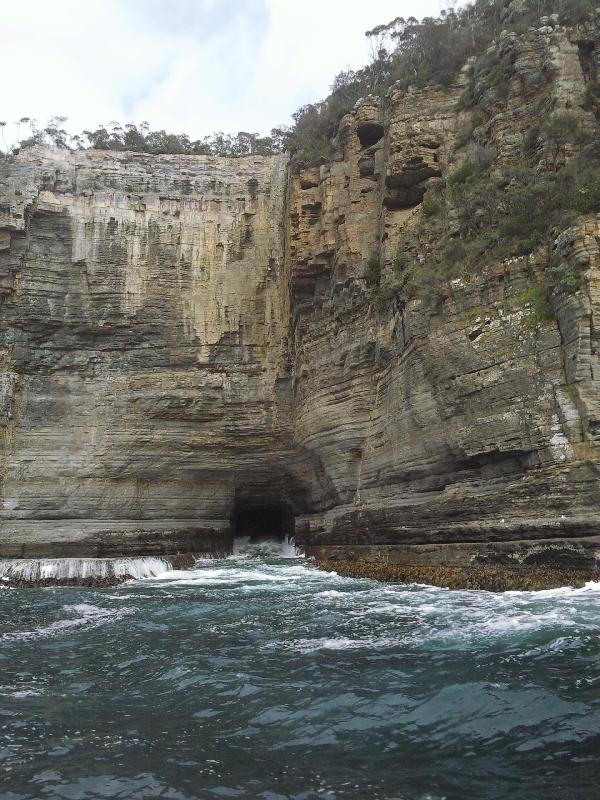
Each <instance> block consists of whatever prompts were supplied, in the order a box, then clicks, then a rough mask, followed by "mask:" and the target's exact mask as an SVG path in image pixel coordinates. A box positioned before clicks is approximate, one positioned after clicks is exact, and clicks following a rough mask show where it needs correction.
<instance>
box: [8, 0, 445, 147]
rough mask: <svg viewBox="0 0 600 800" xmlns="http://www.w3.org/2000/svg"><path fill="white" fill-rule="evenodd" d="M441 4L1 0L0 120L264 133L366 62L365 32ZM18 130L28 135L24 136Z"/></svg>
mask: <svg viewBox="0 0 600 800" xmlns="http://www.w3.org/2000/svg"><path fill="white" fill-rule="evenodd" d="M448 5H449V3H447V2H443V1H442V0H358V1H357V0H52V2H49V0H28V2H27V3H25V2H22V0H3V2H2V20H1V23H0V69H1V70H2V72H1V74H2V76H3V81H2V90H1V92H0V120H2V121H5V122H6V123H7V126H6V128H5V136H6V137H7V138H8V139H14V138H19V137H18V128H17V127H16V126H15V125H14V123H15V122H16V121H17V120H18V119H20V118H21V117H32V118H34V119H37V120H39V121H40V122H42V123H45V122H46V120H47V119H49V118H50V117H51V116H53V115H62V116H66V117H67V118H68V121H67V123H66V126H65V127H67V129H68V130H69V131H70V132H71V133H77V132H80V131H82V130H84V129H86V128H94V127H97V126H98V125H99V124H107V123H109V122H111V121H113V120H115V121H118V122H120V123H127V122H135V123H139V122H141V121H144V120H145V121H147V122H148V123H149V124H150V127H151V128H153V129H161V128H164V129H166V130H167V131H170V132H174V133H183V132H185V133H188V134H189V135H190V136H191V137H192V138H199V137H203V136H205V135H208V134H211V133H213V132H215V131H224V132H226V133H237V132H238V131H240V130H244V131H251V132H256V133H261V134H264V133H268V132H269V130H270V129H271V128H273V127H276V126H279V125H282V124H288V123H289V122H290V116H291V114H292V113H293V112H294V111H295V110H296V109H297V108H298V107H299V106H301V105H303V104H305V103H309V102H315V101H317V100H320V99H322V98H323V97H325V96H326V95H327V94H328V91H329V87H330V85H331V82H332V80H333V78H334V77H335V75H336V74H337V73H338V72H340V71H341V70H344V69H348V68H357V67H360V66H362V65H363V64H364V63H366V61H367V60H368V57H369V43H368V40H367V39H366V37H365V35H364V32H365V31H366V30H368V29H370V28H373V27H374V26H375V25H378V24H380V23H385V22H389V21H390V20H391V19H393V18H395V17H397V16H404V17H409V16H411V15H412V16H415V17H418V18H421V17H423V16H426V15H437V14H438V13H439V11H440V10H441V8H445V7H447V6H448ZM22 133H23V134H24V133H25V131H24V130H23V131H22Z"/></svg>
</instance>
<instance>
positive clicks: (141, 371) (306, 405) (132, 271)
mask: <svg viewBox="0 0 600 800" xmlns="http://www.w3.org/2000/svg"><path fill="white" fill-rule="evenodd" d="M505 45H506V43H505ZM509 45H510V47H512V48H513V51H514V52H513V55H512V58H513V63H517V64H518V63H519V59H521V61H522V62H523V64H524V65H525V66H526V65H527V63H528V61H527V59H528V58H531V53H532V52H534V54H535V58H536V59H537V60H538V61H539V60H540V59H541V58H542V55H540V53H539V52H538V50H540V51H541V50H543V49H544V48H546V49H547V50H548V52H549V53H550V56H551V57H552V59H553V60H552V70H553V72H552V76H551V80H550V79H548V81H549V82H548V84H547V85H546V86H545V91H546V92H548V91H551V92H554V96H555V106H554V108H555V109H561V108H563V110H564V109H566V108H567V104H566V102H565V101H564V98H565V97H567V96H569V97H570V99H571V101H572V100H573V96H574V94H573V93H574V92H575V93H576V91H579V90H580V88H581V87H582V86H583V85H584V77H585V76H584V75H583V73H582V67H581V62H580V59H579V58H578V53H577V46H576V44H574V43H573V42H572V41H571V40H570V39H568V38H567V35H566V33H564V31H563V32H561V31H560V30H555V31H554V33H553V34H552V36H550V35H549V34H547V32H546V34H544V33H539V34H538V33H536V32H535V31H534V32H530V33H529V34H526V35H523V36H521V37H520V38H515V37H513V39H512V40H511V41H510V42H509ZM536 48H537V50H536ZM550 51H551V52H550ZM550 56H549V57H550ZM525 66H524V67H523V70H522V73H523V74H525V75H526V69H525ZM523 80H525V79H522V78H520V79H518V80H517V79H515V81H514V82H513V83H511V84H510V91H509V92H508V97H504V98H503V104H504V105H503V107H502V108H500V109H498V108H495V109H494V115H493V117H492V118H491V119H490V121H489V122H488V123H487V124H486V126H485V129H484V134H482V135H485V137H486V142H485V143H486V146H488V147H491V146H493V147H494V148H495V153H496V156H495V157H496V160H497V163H498V164H499V165H502V164H507V163H510V159H511V158H512V155H511V154H512V153H513V152H514V151H515V150H520V148H521V144H522V140H523V137H524V136H525V133H526V131H527V126H528V125H530V124H531V119H532V118H533V117H534V116H535V112H534V110H532V108H533V105H532V100H531V92H529V94H528V90H527V91H526V88H527V87H526V88H525V89H524V88H523V86H524V84H523ZM519 81H520V82H519ZM548 86H550V89H548ZM463 89H464V86H463V85H462V84H460V83H459V84H457V85H456V86H452V87H450V88H448V89H443V90H442V89H440V88H432V89H427V90H422V91H413V92H408V93H406V92H400V91H395V90H392V91H391V92H390V93H389V94H388V97H387V98H385V100H384V101H379V100H375V99H369V98H367V99H365V100H364V101H362V102H360V103H359V104H358V105H357V107H356V109H355V111H354V113H353V114H352V115H348V116H346V117H344V119H343V120H342V123H341V126H340V131H339V134H338V137H337V140H336V155H335V156H334V158H333V159H332V161H331V163H328V164H324V165H323V166H321V167H316V168H312V169H308V170H305V171H304V172H302V173H301V174H300V175H294V174H293V173H292V172H291V171H290V170H289V169H288V164H287V159H286V157H285V156H273V157H247V158H240V159H221V158H215V157H208V156H197V157H195V156H166V155H165V156H150V155H144V154H134V153H111V152H102V151H79V152H68V151H61V150H53V149H47V148H40V147H34V148H30V149H27V150H25V151H23V152H22V153H20V154H19V155H17V156H13V157H10V158H8V159H6V160H5V161H3V162H2V164H1V165H0V170H1V173H0V174H1V184H0V337H1V338H0V346H1V350H0V352H1V364H0V369H1V373H0V425H1V431H2V436H1V438H0V448H1V449H0V492H1V494H0V497H1V524H0V557H2V558H33V557H36V558H38V557H39V558H55V557H60V556H77V557H85V556H87V557H96V558H106V557H111V556H124V557H130V556H134V555H154V556H168V555H173V554H176V553H213V554H217V553H222V552H227V551H228V550H229V548H230V546H231V539H232V536H233V535H234V534H235V533H236V529H237V526H238V525H239V526H241V527H242V528H244V530H242V531H238V532H241V533H247V532H248V531H250V532H258V529H257V523H256V519H257V517H258V516H259V514H260V512H261V509H263V510H265V509H266V512H265V513H267V512H268V518H269V526H273V524H274V523H273V520H279V519H281V520H283V522H282V527H283V528H285V531H284V530H282V531H275V532H274V533H275V534H276V535H278V534H283V533H285V534H289V533H290V531H291V530H292V529H295V535H296V540H297V541H299V542H302V543H304V545H305V547H306V551H307V553H308V554H309V555H313V556H315V557H316V558H317V561H319V562H326V563H327V564H328V565H330V566H331V565H332V564H333V565H335V564H338V565H340V567H341V568H342V569H345V570H346V571H348V570H350V571H351V570H352V568H353V567H352V565H353V564H354V565H355V566H356V569H358V568H359V567H358V565H360V570H361V572H360V574H369V567H368V565H369V564H372V565H373V568H372V570H371V574H375V575H377V576H378V577H385V569H384V567H386V566H388V567H389V568H390V574H391V575H392V576H393V575H394V574H399V573H398V570H400V571H402V570H404V573H403V574H404V575H405V576H406V575H407V576H408V577H410V568H415V570H417V572H416V573H415V574H418V577H419V578H420V579H423V578H424V577H426V576H427V572H426V571H427V570H431V571H432V572H431V574H432V576H434V573H435V575H438V573H441V574H442V577H441V578H439V580H441V581H442V583H443V580H444V578H443V571H444V569H448V570H452V574H453V575H456V574H460V572H461V571H464V572H465V574H467V573H469V571H473V570H478V571H480V570H482V569H485V568H486V567H490V569H493V570H494V571H495V572H494V575H497V570H498V569H499V568H507V569H510V570H511V571H512V573H511V574H512V575H513V578H512V579H511V580H512V581H513V582H512V583H511V586H512V585H514V576H515V575H517V576H518V575H526V574H527V572H528V570H531V571H533V570H536V571H537V572H538V573H539V572H540V570H542V571H543V570H544V569H548V570H551V571H552V573H553V574H555V573H556V571H557V570H558V571H560V570H564V571H565V574H567V573H568V574H569V575H573V574H574V573H577V574H580V575H582V576H587V575H591V574H593V573H594V572H595V570H596V569H597V565H598V558H597V554H598V553H599V552H600V535H599V534H600V526H599V515H598V508H599V501H600V479H599V470H598V440H599V437H600V391H599V384H598V381H599V380H600V359H599V344H600V342H599V335H600V334H599V331H600V244H599V242H600V217H598V216H596V215H592V216H587V217H583V218H579V219H578V220H577V222H576V223H575V224H573V225H572V226H571V227H570V228H568V229H566V231H563V232H562V233H560V236H559V239H560V242H561V244H560V246H561V247H562V253H563V257H564V258H566V259H571V260H572V261H573V263H576V264H577V268H578V270H579V272H580V273H581V275H582V276H583V280H582V283H581V285H580V287H579V289H578V290H577V291H576V292H575V293H570V294H568V295H567V294H565V295H564V296H563V295H557V296H556V298H555V314H554V318H553V319H544V320H542V321H539V320H538V319H537V317H536V313H535V308H534V304H533V303H532V302H530V301H529V299H528V298H529V295H528V289H530V288H531V287H532V286H534V285H535V283H536V280H537V278H536V275H538V274H539V271H540V269H541V268H542V267H541V266H540V263H541V262H540V259H541V258H542V255H537V256H527V257H526V256H523V257H513V258H509V259H504V260H495V259H494V258H490V259H489V260H487V261H486V258H485V255H484V256H482V258H481V264H480V266H479V268H478V269H477V270H476V271H475V274H473V273H472V274H471V275H470V276H465V277H461V278H454V279H452V280H449V281H448V282H447V284H446V285H445V287H444V289H443V291H442V293H441V296H440V298H439V299H438V301H436V302H431V301H430V300H427V299H425V298H423V297H419V296H413V297H412V298H411V297H402V294H401V292H397V293H395V294H394V293H392V294H391V295H390V297H388V298H387V299H386V300H385V301H384V302H382V301H381V298H375V299H374V297H373V292H372V291H370V290H369V286H368V278H367V276H368V272H369V264H370V263H372V262H373V259H376V260H377V262H378V263H379V264H380V265H381V269H382V274H383V276H384V278H385V275H386V272H389V270H390V269H391V266H390V265H391V264H392V262H393V260H394V254H395V253H396V252H397V250H398V244H399V242H400V241H401V238H402V237H403V236H406V235H407V233H408V234H410V235H411V236H413V240H414V236H416V233H415V232H416V231H417V230H419V229H420V228H419V227H418V226H421V228H422V226H423V224H424V223H425V224H426V218H425V216H424V212H423V207H422V200H423V197H424V194H425V192H426V190H427V188H428V187H429V186H430V184H431V181H435V180H436V179H437V178H439V177H440V176H441V177H447V176H449V175H451V174H452V171H453V170H456V169H457V162H456V161H455V157H454V156H451V154H452V153H454V152H455V151H456V137H457V134H458V131H459V130H460V129H461V128H462V127H464V124H465V120H464V112H460V111H457V101H458V98H459V96H460V94H461V92H462V91H463ZM579 93H580V94H581V91H580V92H579ZM561 104H562V106H561ZM572 113H573V114H575V115H578V116H577V118H578V120H579V122H580V123H581V124H582V125H584V124H585V123H586V119H587V116H586V115H588V112H585V111H584V110H583V109H582V108H581V106H578V105H577V104H576V103H575V104H574V105H572ZM452 162H454V163H452ZM561 237H562V238H561ZM415 263H416V266H417V268H418V266H419V258H418V255H417V256H416V260H415ZM258 527H260V526H258ZM275 527H277V525H275ZM246 529H247V530H246ZM365 565H366V566H365ZM365 570H366V571H365ZM394 570H396V572H394ZM406 570H408V572H406ZM434 577H435V576H434ZM517 583H518V581H517Z"/></svg>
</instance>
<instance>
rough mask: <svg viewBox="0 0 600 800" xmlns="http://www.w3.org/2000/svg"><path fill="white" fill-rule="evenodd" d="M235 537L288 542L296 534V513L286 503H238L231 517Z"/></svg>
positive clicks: (258, 540) (251, 540)
mask: <svg viewBox="0 0 600 800" xmlns="http://www.w3.org/2000/svg"><path fill="white" fill-rule="evenodd" d="M231 528H232V531H233V537H234V538H235V539H239V538H247V539H249V541H250V542H251V543H255V542H265V541H276V542H286V541H289V540H290V539H292V538H293V536H294V515H293V513H292V511H291V509H290V508H289V507H288V506H287V505H286V504H284V503H268V504H267V503H264V504H263V503H241V502H240V503H236V505H235V507H234V510H233V514H232V517H231Z"/></svg>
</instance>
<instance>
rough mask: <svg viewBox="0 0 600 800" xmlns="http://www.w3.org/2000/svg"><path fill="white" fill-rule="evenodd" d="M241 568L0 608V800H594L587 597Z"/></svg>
mask: <svg viewBox="0 0 600 800" xmlns="http://www.w3.org/2000/svg"><path fill="white" fill-rule="evenodd" d="M289 555H291V554H290V553H289V552H284V553H282V552H276V551H273V550H272V549H269V548H267V549H260V548H258V549H252V548H247V549H245V550H244V549H242V551H241V552H238V553H237V554H235V555H234V556H233V557H231V558H229V559H225V560H222V561H204V562H200V563H198V565H197V566H196V567H195V568H194V569H192V570H189V571H174V570H173V571H170V572H164V573H162V574H161V575H159V576H158V577H154V578H150V579H145V580H139V581H135V582H130V583H128V584H126V585H124V586H122V587H119V588H117V589H114V588H113V589H106V590H92V589H45V590H42V589H40V590H32V589H2V590H0V798H1V800H25V799H27V800H29V799H30V798H35V799H36V800H38V798H69V800H79V798H82V799H83V798H86V799H87V798H103V799H106V798H121V799H122V800H130V798H144V799H145V800H146V799H147V798H158V797H160V798H167V799H168V800H192V799H195V798H202V799H203V798H218V799H219V800H222V799H223V798H264V800H279V799H280V798H295V800H312V798H329V799H330V800H332V799H333V798H336V799H337V798H339V800H342V798H360V800H363V798H364V800H378V799H383V798H385V799H386V800H426V799H429V800H439V799H440V798H448V800H454V798H456V800H458V799H459V798H460V800H471V798H473V799H475V798H477V799H478V800H480V799H485V800H487V799H488V798H489V799H490V800H491V799H492V798H494V799H495V798H498V800H500V799H502V800H504V798H511V800H521V799H522V800H537V798H540V799H542V798H543V800H551V798H577V800H582V799H583V800H587V798H590V799H591V798H598V797H599V796H600V637H599V633H600V585H593V584H592V585H590V586H588V587H587V588H585V589H579V590H573V589H561V590H555V591H548V592H537V593H528V592H521V593H506V594H493V593H489V592H475V591H464V592H457V591H447V590H443V589H437V588H432V587H428V586H391V585H382V584H378V583H376V582H374V581H368V580H353V579H349V578H342V577H339V576H337V575H335V574H328V573H323V572H319V571H318V570H316V569H315V568H314V567H313V566H311V564H310V563H309V562H307V561H306V560H304V559H301V558H289V557H285V556H289Z"/></svg>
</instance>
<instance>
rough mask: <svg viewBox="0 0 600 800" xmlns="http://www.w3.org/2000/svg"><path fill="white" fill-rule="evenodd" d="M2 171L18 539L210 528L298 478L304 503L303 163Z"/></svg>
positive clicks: (195, 160)
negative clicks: (295, 170) (290, 340)
mask: <svg viewBox="0 0 600 800" xmlns="http://www.w3.org/2000/svg"><path fill="white" fill-rule="evenodd" d="M1 168H2V171H3V176H2V197H1V198H0V211H1V218H0V230H1V231H2V240H1V246H2V248H3V249H2V250H1V251H0V274H1V276H2V299H1V306H0V315H1V316H0V337H1V354H2V355H1V358H2V379H1V384H0V386H1V387H2V393H1V402H0V409H1V410H2V417H1V422H2V431H3V436H2V453H1V465H2V466H1V473H0V475H1V479H2V507H1V519H2V530H3V535H4V537H5V542H6V541H8V540H9V539H10V537H11V536H12V538H13V539H16V540H20V539H28V537H29V538H32V537H33V539H34V540H35V541H36V542H37V541H38V540H40V541H44V540H45V539H47V538H48V537H50V538H52V539H53V540H54V539H56V540H57V541H59V540H60V541H63V540H65V537H66V539H69V537H74V538H75V539H77V540H78V541H79V540H84V539H85V540H86V541H88V542H89V541H94V540H95V539H102V538H104V539H106V537H108V538H109V539H110V534H111V531H114V532H116V533H117V534H118V532H119V531H126V532H127V531H129V532H133V533H132V535H138V533H141V534H144V535H148V536H151V537H154V538H156V537H159V538H160V536H161V535H163V534H164V535H165V536H166V537H167V538H168V537H169V536H170V535H173V536H175V535H176V532H177V531H184V532H185V535H186V536H187V535H188V534H189V532H190V531H195V534H194V535H196V536H200V538H202V536H204V535H205V534H210V532H211V531H213V532H215V531H216V532H219V531H223V530H226V528H227V526H228V522H229V515H230V514H231V509H232V504H233V502H234V500H235V497H236V496H238V495H240V494H244V493H246V494H250V495H251V494H252V493H254V492H257V491H260V492H263V493H267V494H268V493H269V492H271V493H274V494H276V495H277V496H278V497H279V496H283V497H287V495H288V494H289V491H290V482H291V477H290V476H291V475H292V472H293V473H294V475H295V476H296V477H297V480H296V477H295V478H294V486H296V487H297V488H296V492H297V494H298V500H296V499H294V502H299V503H301V502H302V501H301V495H302V493H303V492H304V493H307V492H309V491H311V489H312V488H313V487H312V486H311V474H310V472H311V467H310V465H309V464H305V463H304V462H303V459H302V455H299V456H298V455H297V454H295V453H294V454H292V449H291V445H290V443H291V439H292V437H291V434H290V431H291V421H290V395H289V381H288V379H287V352H288V351H287V336H288V319H289V300H288V293H287V290H286V283H285V280H283V269H284V267H283V235H284V219H283V213H284V202H285V195H286V181H287V161H286V159H285V157H283V156H282V157H272V158H258V157H257V158H246V159H240V160H228V159H218V158H211V157H179V156H158V157H154V156H145V155H136V154H130V153H125V154H120V153H104V152H98V151H90V152H78V153H70V152H65V151H58V150H50V149H44V148H35V149H30V150H27V151H26V152H25V153H23V154H21V155H19V156H16V157H14V158H12V159H9V160H8V161H7V162H5V163H3V164H2V165H1ZM69 520H70V522H69ZM31 521H35V522H34V523H33V524H30V523H31ZM94 521H96V522H95V523H94ZM120 521H122V523H121V522H120ZM133 521H135V522H133ZM161 531H162V533H161ZM128 535H129V534H128ZM177 535H179V534H177ZM106 546H108V545H106ZM116 546H117V547H120V546H121V544H117V545H116Z"/></svg>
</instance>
